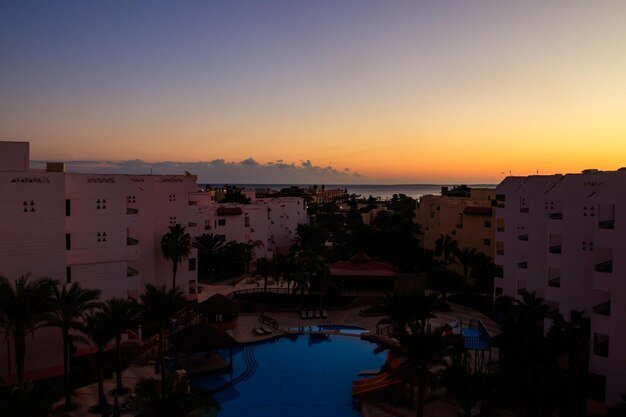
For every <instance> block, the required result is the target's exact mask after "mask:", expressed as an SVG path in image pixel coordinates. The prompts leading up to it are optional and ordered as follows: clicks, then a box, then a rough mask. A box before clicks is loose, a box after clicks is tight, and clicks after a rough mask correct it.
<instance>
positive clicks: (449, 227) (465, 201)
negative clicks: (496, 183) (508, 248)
mask: <svg viewBox="0 0 626 417" xmlns="http://www.w3.org/2000/svg"><path fill="white" fill-rule="evenodd" d="M494 200H495V190H494V189H492V188H472V189H471V190H470V196H469V197H452V196H440V195H425V196H422V197H421V198H420V200H419V202H418V204H417V209H416V211H415V223H417V224H419V225H420V226H421V230H420V234H419V239H420V241H421V244H422V246H423V248H424V249H426V250H432V251H434V250H435V247H436V244H435V242H436V241H437V239H439V238H440V237H441V235H444V236H445V235H451V236H452V237H453V238H454V239H455V240H456V241H457V243H458V246H459V248H461V249H463V248H475V249H476V250H478V251H479V252H483V253H485V254H486V255H487V256H490V257H491V258H493V257H494V255H495V230H496V224H495V210H493V208H492V201H494Z"/></svg>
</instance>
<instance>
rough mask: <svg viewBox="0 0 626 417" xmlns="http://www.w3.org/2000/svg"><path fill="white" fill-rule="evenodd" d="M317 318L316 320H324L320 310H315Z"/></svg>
mask: <svg viewBox="0 0 626 417" xmlns="http://www.w3.org/2000/svg"><path fill="white" fill-rule="evenodd" d="M315 318H316V319H321V318H322V313H320V311H319V310H315Z"/></svg>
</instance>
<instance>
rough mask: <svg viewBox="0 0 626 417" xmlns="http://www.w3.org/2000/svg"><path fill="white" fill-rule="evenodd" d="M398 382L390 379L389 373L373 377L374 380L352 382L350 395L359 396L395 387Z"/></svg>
mask: <svg viewBox="0 0 626 417" xmlns="http://www.w3.org/2000/svg"><path fill="white" fill-rule="evenodd" d="M399 383H400V380H398V379H395V378H392V377H391V374H390V373H389V372H383V373H382V374H380V375H378V376H375V377H374V378H367V379H358V380H356V381H354V382H352V395H361V394H367V393H371V392H376V391H380V390H382V389H385V388H388V387H391V386H393V385H397V384H399Z"/></svg>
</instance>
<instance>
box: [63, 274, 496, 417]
mask: <svg viewBox="0 0 626 417" xmlns="http://www.w3.org/2000/svg"><path fill="white" fill-rule="evenodd" d="M262 285H263V281H262V279H252V278H249V279H245V280H241V281H240V282H239V283H238V284H236V285H229V284H215V285H212V284H203V285H202V287H201V290H200V291H199V294H198V302H199V303H200V302H202V301H204V300H206V299H208V298H209V297H211V296H212V295H214V294H223V295H228V294H229V293H232V292H234V291H239V290H246V289H253V288H261V287H262ZM274 288H275V285H274ZM449 306H450V310H449V311H445V312H439V313H437V314H436V317H434V318H432V319H430V323H431V325H432V327H433V328H436V327H439V326H444V325H446V324H447V323H450V322H454V321H457V322H462V323H469V322H470V320H471V319H479V320H481V321H482V323H483V324H484V326H485V328H486V329H487V331H488V332H489V335H490V336H491V337H493V336H495V335H497V334H499V332H500V330H499V327H498V325H497V324H496V323H495V322H494V321H493V320H492V319H490V318H489V317H487V316H485V315H484V314H481V313H479V312H477V311H475V310H473V309H471V308H468V307H465V306H462V305H459V304H454V303H449ZM362 309H363V306H358V307H351V308H345V309H329V310H328V317H327V318H323V319H316V318H313V319H302V318H301V316H300V312H297V311H272V312H266V313H264V312H258V313H255V314H241V315H240V316H239V318H238V320H237V321H238V323H237V326H236V328H234V329H232V330H230V331H229V332H230V333H231V334H232V336H233V337H234V338H235V339H236V340H237V341H238V342H239V343H241V344H246V343H253V342H260V341H263V340H269V339H271V338H274V337H278V336H280V335H281V334H285V333H288V332H290V330H289V329H294V328H299V327H303V328H307V327H309V326H314V325H317V324H322V325H323V324H332V325H344V326H355V327H360V328H363V329H366V330H367V331H369V332H370V334H372V335H375V334H376V325H377V323H378V322H379V321H380V319H381V318H382V317H381V316H369V317H367V316H362V315H360V314H359V312H360V311H361V310H362ZM262 316H266V317H269V318H271V319H274V320H276V321H277V323H278V327H277V328H276V329H274V330H273V331H272V333H270V334H265V335H258V334H257V333H256V332H255V328H258V327H259V326H260V325H261V322H260V318H261V317H262ZM345 337H350V336H345ZM352 337H358V336H357V335H352ZM373 347H374V346H373V345H372V348H373ZM493 354H494V356H493V357H492V359H493V360H496V359H497V356H495V355H497V349H495V352H493ZM154 371H155V365H154V361H153V360H152V358H151V352H150V351H148V352H146V353H144V354H142V355H141V356H140V357H138V358H137V359H136V360H135V361H134V363H132V364H131V366H130V367H129V368H127V369H126V370H124V371H123V374H122V378H123V381H124V386H127V387H134V386H135V384H136V383H137V382H139V381H140V380H141V379H145V378H151V377H152V378H155V377H156V378H157V379H158V375H156V376H155V373H154ZM355 379H357V375H355ZM104 384H105V392H112V390H113V389H114V387H115V380H114V378H108V379H106V380H105V382H104ZM74 395H75V401H76V403H77V404H79V405H80V407H79V408H77V409H76V410H73V411H68V412H65V415H67V416H68V417H93V416H94V415H97V414H93V413H90V412H89V408H90V407H91V406H93V405H95V404H97V403H98V387H97V383H93V384H90V385H87V386H84V387H81V388H78V389H76V390H75V391H74ZM437 395H438V393H436V392H435V393H434V396H435V397H436V396H437ZM127 397H128V394H127V395H123V396H120V397H119V402H120V403H123V402H124V401H125V400H126V398H127ZM108 400H109V402H110V403H111V404H113V402H114V398H113V396H112V395H111V394H109V396H108ZM360 402H361V411H362V414H363V416H364V417H404V416H414V415H415V409H414V408H409V407H396V406H393V405H391V404H389V403H388V402H386V401H384V393H383V394H379V395H373V396H371V397H369V398H363V399H361V400H360ZM61 403H62V401H59V403H58V405H60V404H61ZM121 415H122V416H124V415H129V416H130V415H131V414H125V413H123V412H122V414H121ZM458 415H459V414H458V408H457V407H455V406H453V405H452V404H451V403H450V402H447V401H444V400H443V399H441V400H438V399H433V400H431V401H429V402H428V403H427V404H426V408H425V416H426V417H456V416H458ZM503 415H508V414H503Z"/></svg>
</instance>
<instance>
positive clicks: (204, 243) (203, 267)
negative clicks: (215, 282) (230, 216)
mask: <svg viewBox="0 0 626 417" xmlns="http://www.w3.org/2000/svg"><path fill="white" fill-rule="evenodd" d="M193 246H194V247H196V248H197V249H198V269H199V270H200V271H201V272H202V273H203V274H206V275H207V276H208V277H209V278H211V277H212V275H214V274H215V272H216V269H217V266H218V261H219V256H220V255H221V254H222V253H223V252H224V251H226V250H228V243H226V241H225V240H224V237H223V236H218V235H214V234H212V233H211V234H207V233H204V234H202V235H201V236H198V237H196V238H195V239H194V242H193Z"/></svg>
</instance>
